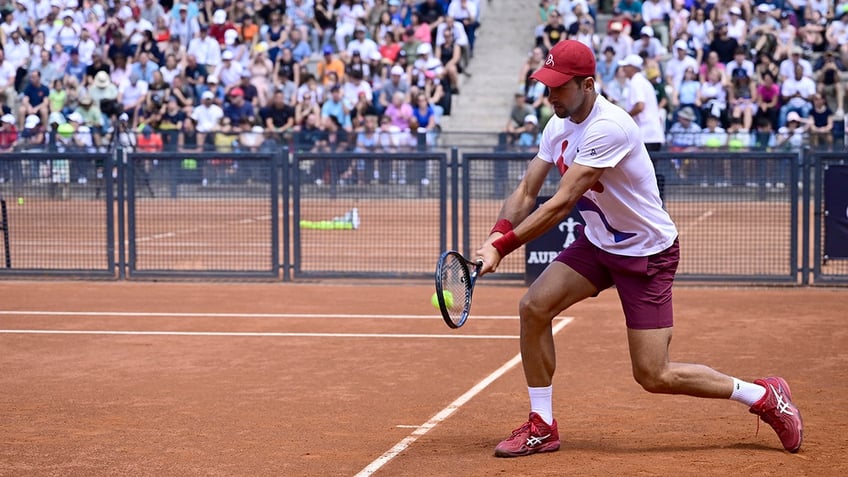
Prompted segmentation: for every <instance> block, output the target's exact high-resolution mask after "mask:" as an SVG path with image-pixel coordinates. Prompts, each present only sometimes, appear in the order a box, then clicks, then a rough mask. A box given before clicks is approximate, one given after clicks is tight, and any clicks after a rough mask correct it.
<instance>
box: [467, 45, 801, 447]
mask: <svg viewBox="0 0 848 477" xmlns="http://www.w3.org/2000/svg"><path fill="white" fill-rule="evenodd" d="M594 76H595V57H594V55H593V54H592V51H591V50H590V49H589V48H587V47H586V46H584V45H583V44H582V43H580V42H578V41H573V40H565V41H560V42H559V43H557V44H556V45H555V46H554V47H553V48H552V49H551V52H550V54H549V55H548V58H547V60H546V61H545V64H544V66H543V67H542V68H541V69H539V70H538V71H536V72H535V73H534V74H533V78H536V79H537V80H539V81H540V82H542V83H544V84H545V85H547V86H548V87H549V88H550V96H549V99H550V103H551V106H552V107H553V109H554V111H555V113H556V116H555V117H553V118H551V120H550V121H549V122H548V124H547V126H546V127H545V129H544V131H543V132H542V140H541V144H540V146H539V153H538V155H537V156H536V157H535V158H533V160H532V161H530V164H529V166H528V168H527V172H526V174H525V175H524V178H523V179H522V181H521V183H520V184H519V185H518V187H517V188H516V189H515V191H514V192H513V193H512V194H511V195H510V196H509V197H508V198H507V199H506V201H505V202H504V204H503V207H502V208H501V211H500V214H499V217H498V220H497V222H496V224H495V226H494V227H493V229H492V232H491V234H490V236H489V237H488V239H487V240H486V242H485V243H484V244H483V245H482V247H480V249H479V250H478V251H477V256H478V257H479V258H480V259H482V260H483V262H484V263H483V267H482V269H481V274H485V273H489V272H494V271H495V270H496V269H497V267H498V264H499V263H500V261H501V259H502V258H503V257H505V256H506V255H507V254H509V253H510V252H512V251H514V250H516V249H518V248H519V247H520V246H521V245H522V244H524V243H526V242H528V241H530V240H532V239H534V238H536V237H538V236H540V235H542V234H543V233H544V232H546V231H547V230H548V229H550V228H551V227H553V226H555V225H557V224H559V223H560V222H561V221H562V220H563V219H564V218H565V217H566V216H567V215H568V214H569V212H570V211H571V209H572V208H574V207H577V208H578V209H579V210H580V213H581V215H582V216H583V219H584V220H585V222H586V226H585V229H584V230H583V233H582V234H581V235H580V237H579V238H578V239H577V240H576V241H575V242H574V243H572V244H571V245H570V246H569V247H568V248H566V249H565V250H563V251H562V252H561V253H560V254H559V256H558V257H557V258H556V260H555V261H554V262H552V263H551V264H550V265H549V266H548V267H547V268H546V269H545V271H544V272H543V273H542V274H541V276H539V278H538V279H536V281H535V282H534V283H533V285H531V286H530V288H529V289H528V290H527V293H526V294H525V295H524V297H523V298H522V299H521V302H520V304H519V314H520V317H521V357H522V360H523V365H524V375H525V378H526V380H527V385H528V388H529V389H528V391H529V395H530V417H529V419H528V421H527V422H526V423H524V424H523V425H522V426H520V427H519V428H518V429H516V430H514V431H513V432H512V434H511V435H510V436H509V437H507V438H506V439H505V440H503V441H502V442H501V443H500V444H498V445H497V447H496V448H495V455H496V456H499V457H516V456H523V455H529V454H534V453H538V452H551V451H555V450H557V449H559V446H560V439H559V433H558V431H557V422H556V420H554V416H553V411H552V406H551V394H552V386H551V382H552V379H553V375H554V370H555V368H556V357H555V349H554V340H553V333H552V327H551V322H552V320H553V318H554V317H555V316H557V315H558V314H560V313H561V312H562V311H563V310H565V309H567V308H568V307H570V306H571V305H573V304H575V303H577V302H579V301H581V300H583V299H586V298H589V297H593V296H596V295H597V294H598V293H599V292H601V291H602V290H605V289H607V288H610V287H612V286H613V285H615V286H616V289H617V291H618V295H619V298H620V300H621V304H622V308H623V310H624V316H625V321H626V324H627V340H628V344H629V346H630V356H631V360H632V368H633V376H634V377H635V379H636V381H637V382H638V383H639V384H640V385H642V387H643V388H644V389H645V390H646V391H648V392H652V393H665V394H686V395H690V396H695V397H702V398H716V399H731V400H734V401H738V402H741V403H743V404H745V405H746V406H748V407H749V408H750V412H752V413H754V414H756V415H758V416H759V417H760V418H761V419H762V420H763V421H765V422H766V423H768V424H770V425H771V426H772V428H774V430H775V431H776V432H777V435H778V437H779V438H780V441H781V443H782V444H783V447H784V448H785V449H786V450H788V451H790V452H797V451H798V449H799V448H800V447H801V440H802V421H801V415H800V413H799V412H798V408H797V407H795V405H794V404H792V400H791V395H790V391H789V386H788V385H787V384H786V381H784V380H783V378H780V377H767V378H762V379H757V380H755V381H754V382H753V383H751V382H747V381H742V380H740V379H737V378H734V377H730V376H726V375H724V374H721V373H719V372H718V371H715V370H713V369H711V368H709V367H706V366H702V365H698V364H684V363H675V362H671V361H670V360H669V356H668V347H669V342H670V341H671V335H672V329H673V328H672V325H673V320H672V284H673V282H674V275H675V272H676V270H677V264H678V261H679V248H678V241H677V229H676V228H675V225H674V223H673V222H672V221H671V218H670V217H669V215H668V214H667V213H666V212H665V210H663V208H662V203H661V202H660V197H659V191H658V188H657V182H656V178H655V176H654V168H653V166H652V164H651V159H650V157H649V155H648V152H647V150H646V148H645V146H644V143H643V140H642V136H641V134H640V131H639V129H638V127H637V126H636V123H635V122H634V120H633V119H632V118H631V117H630V115H629V114H628V113H627V112H626V111H624V110H623V109H621V108H619V107H617V106H615V105H613V104H612V103H610V102H608V101H607V100H606V99H605V98H603V97H602V96H600V95H598V94H597V93H596V91H595V80H594ZM551 167H556V168H557V169H559V171H560V173H561V174H562V179H561V180H560V183H559V188H558V190H557V191H556V193H555V194H554V195H553V197H551V198H550V199H549V200H548V201H547V202H545V203H543V204H542V205H541V206H540V207H539V208H538V209H536V210H533V208H534V206H535V200H536V196H537V195H538V193H539V190H540V188H541V187H542V184H543V183H544V181H545V177H546V176H547V175H548V171H549V170H550V168H551Z"/></svg>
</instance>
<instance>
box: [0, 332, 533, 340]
mask: <svg viewBox="0 0 848 477" xmlns="http://www.w3.org/2000/svg"><path fill="white" fill-rule="evenodd" d="M0 335H94V336H96V335H118V336H230V337H262V338H267V337H273V338H401V339H414V338H421V339H433V338H434V339H466V340H515V339H518V335H446V334H391V333H277V332H235V331H232V332H228V331H113V330H0Z"/></svg>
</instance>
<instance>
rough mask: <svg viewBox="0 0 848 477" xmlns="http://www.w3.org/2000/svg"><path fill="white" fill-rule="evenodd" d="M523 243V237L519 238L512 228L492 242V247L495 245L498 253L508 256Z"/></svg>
mask: <svg viewBox="0 0 848 477" xmlns="http://www.w3.org/2000/svg"><path fill="white" fill-rule="evenodd" d="M521 245H522V243H521V239H519V238H518V236H516V235H515V232H513V231H512V230H510V231H509V232H507V233H505V234H503V236H502V237H500V238H498V239H497V240H495V241H494V242H492V247H495V249H496V250H497V251H498V253H500V254H501V258H503V257H506V256H507V255H509V254H510V253H511V252H514V251H515V250H517V249H518V248H519V247H521Z"/></svg>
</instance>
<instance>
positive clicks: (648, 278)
mask: <svg viewBox="0 0 848 477" xmlns="http://www.w3.org/2000/svg"><path fill="white" fill-rule="evenodd" d="M678 256H679V255H678V247H677V244H676V243H675V244H674V245H672V246H671V247H670V248H669V249H667V250H665V251H663V252H660V253H658V254H656V255H653V256H650V257H644V258H641V259H621V258H618V257H614V256H611V257H608V258H609V259H610V260H615V261H616V263H615V264H613V263H610V268H611V269H612V275H613V281H614V282H615V284H616V287H617V290H618V293H619V296H620V297H621V303H622V308H623V309H624V314H625V318H626V321H627V340H628V344H629V346H630V359H631V364H632V367H633V376H634V378H635V379H636V381H637V382H638V383H639V384H640V385H641V386H642V387H643V388H644V389H645V390H647V391H649V392H653V393H665V394H686V395H689V396H695V397H703V398H717V399H732V400H734V401H738V402H741V403H743V404H745V405H747V406H749V407H750V411H751V412H752V413H754V414H757V415H758V416H760V418H762V419H763V421H765V422H767V423H768V424H770V425H771V426H772V427H773V428H774V430H775V431H776V432H777V434H778V437H780V440H781V442H782V444H783V446H784V448H785V449H787V450H789V451H791V452H795V451H797V450H798V449H799V448H800V446H801V440H802V427H803V426H802V422H801V415H800V413H799V412H798V409H797V408H796V407H795V406H794V405H793V404H792V402H791V398H792V396H791V393H790V391H789V386H788V385H787V384H786V381H784V380H783V379H782V378H778V377H771V378H764V379H758V380H756V381H754V382H753V383H750V382H746V381H742V380H739V379H736V378H733V377H731V376H727V375H725V374H722V373H720V372H718V371H716V370H714V369H712V368H710V367H708V366H704V365H700V364H689V363H674V362H671V360H670V359H669V356H668V348H669V344H670V343H671V336H672V330H673V328H672V325H673V317H672V294H671V289H672V284H673V281H674V273H675V271H676V268H677V262H678ZM608 263H609V262H608Z"/></svg>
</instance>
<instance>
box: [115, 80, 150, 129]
mask: <svg viewBox="0 0 848 477" xmlns="http://www.w3.org/2000/svg"><path fill="white" fill-rule="evenodd" d="M147 89H148V85H147V83H146V82H144V81H142V80H141V76H139V74H138V73H131V74H130V76H129V78H127V79H126V80H125V81H122V82H121V84H119V85H118V102H119V103H121V105H122V106H123V108H124V112H126V113H127V114H128V115H129V117H130V124H131V125H132V126H133V127H135V125H136V123H137V121H138V112H139V110H140V109H141V106H142V105H143V104H144V98H145V96H147Z"/></svg>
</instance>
